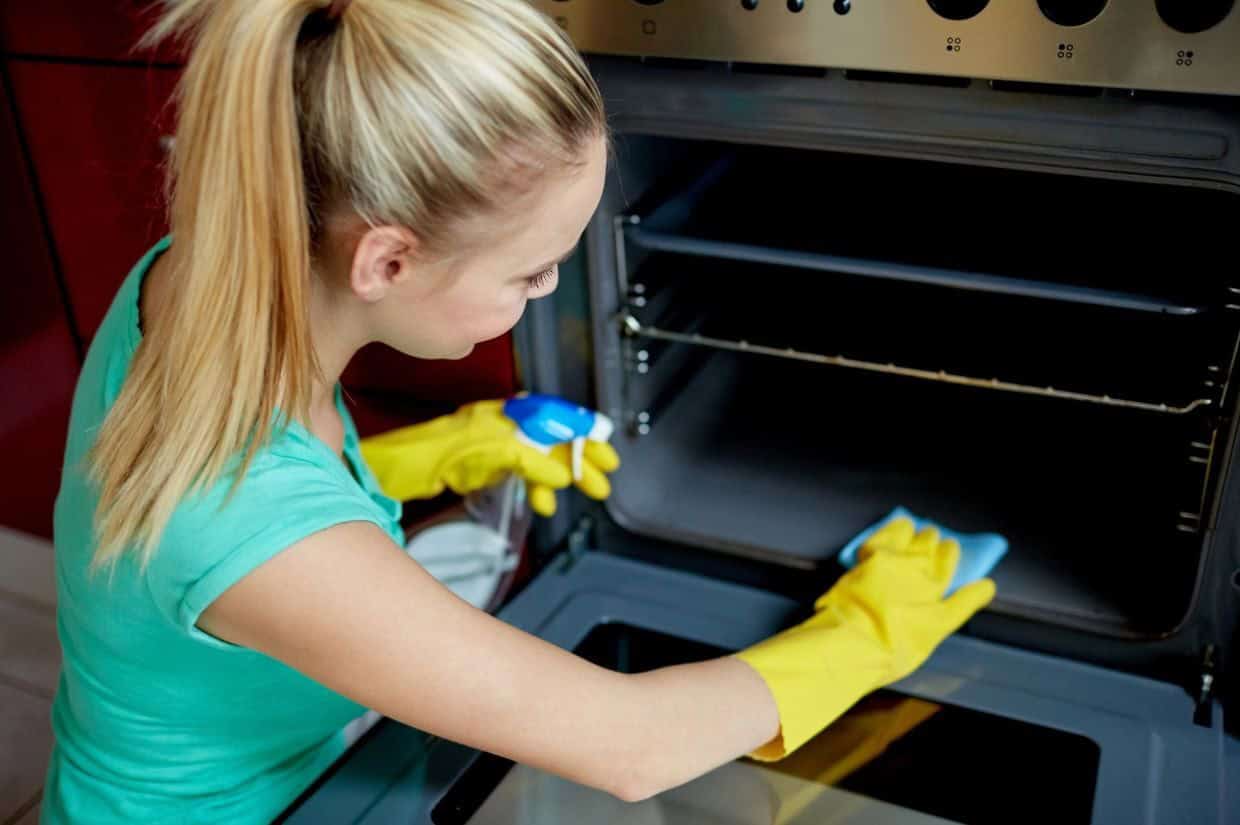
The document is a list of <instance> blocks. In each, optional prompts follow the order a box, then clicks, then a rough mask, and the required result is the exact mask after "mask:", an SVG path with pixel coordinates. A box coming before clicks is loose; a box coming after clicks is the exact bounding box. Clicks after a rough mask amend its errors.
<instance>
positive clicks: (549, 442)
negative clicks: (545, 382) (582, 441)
mask: <svg viewBox="0 0 1240 825" xmlns="http://www.w3.org/2000/svg"><path fill="white" fill-rule="evenodd" d="M504 415H506V416H508V417H509V418H511V419H512V420H513V422H515V423H516V425H517V428H518V429H520V430H521V432H522V433H523V434H524V435H525V437H526V438H528V439H529V440H530V441H532V442H534V443H535V444H537V445H539V446H542V447H553V446H555V445H556V444H565V443H568V442H570V441H575V440H576V439H578V438H590V437H592V436H594V434H595V428H596V426H597V421H598V419H599V417H600V416H599V414H598V413H596V412H595V411H594V410H591V409H587V408H586V407H583V406H581V405H580V404H574V403H572V402H571V401H566V400H564V399H563V398H558V397H556V396H554V395H540V394H530V395H519V396H517V397H515V398H510V399H508V401H506V402H505V403H504ZM608 435H610V433H609V434H608Z"/></svg>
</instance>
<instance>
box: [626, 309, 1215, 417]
mask: <svg viewBox="0 0 1240 825" xmlns="http://www.w3.org/2000/svg"><path fill="white" fill-rule="evenodd" d="M615 321H616V323H617V324H618V325H619V326H620V329H621V331H622V332H623V333H624V334H625V335H626V336H629V337H640V338H648V339H651V340H655V341H666V342H669V343H677V344H687V345H690V346H694V347H701V348H706V349H713V350H722V351H726V352H738V353H747V354H753V355H763V356H768V357H774V358H783V359H788V360H794V361H802V362H806V363H811V364H819V365H823V366H834V367H842V368H845V369H853V370H862V371H866V372H873V373H880V374H884V375H895V376H900V377H904V378H913V379H918V380H922V381H933V382H938V383H943V384H954V385H957V386H965V387H974V388H978V389H987V390H996V391H1000V392H1009V393H1018V394H1022V395H1031V396H1039V397H1042V398H1055V399H1061V400H1065V401H1078V402H1084V403H1089V404H1099V405H1103V406H1108V407H1118V408H1123V409H1130V410H1140V411H1143V412H1151V413H1161V414H1167V415H1186V414H1189V413H1192V412H1195V411H1196V410H1198V409H1201V408H1203V407H1210V406H1212V405H1213V403H1214V401H1213V399H1211V398H1195V399H1193V400H1191V401H1189V402H1188V403H1186V404H1179V405H1177V404H1168V403H1163V402H1156V401H1142V400H1136V399H1128V398H1117V397H1114V396H1111V395H1096V394H1093V393H1085V392H1077V391H1074V390H1065V389H1060V388H1057V387H1050V386H1037V385H1032V384H1020V383H1016V382H1012V381H1005V380H1002V379H1000V378H997V377H996V378H977V377H973V376H967V375H958V374H956V373H950V372H947V371H945V370H927V369H920V368H917V367H909V366H903V365H900V364H895V363H891V362H887V363H881V362H877V361H867V360H863V359H858V358H849V357H847V356H845V355H824V354H821V353H813V352H804V351H801V350H797V349H793V348H790V347H788V348H781V347H773V346H768V345H764V344H755V343H751V342H749V341H746V340H743V339H739V340H734V339H727V338H716V337H712V336H708V335H703V334H701V333H698V332H675V331H672V330H668V329H664V328H661V327H658V326H654V325H647V324H643V323H642V322H641V321H640V320H638V319H637V317H635V316H634V315H633V314H632V313H631V312H629V311H628V310H627V309H625V310H622V311H621V312H620V313H619V314H618V315H617V316H616V318H615Z"/></svg>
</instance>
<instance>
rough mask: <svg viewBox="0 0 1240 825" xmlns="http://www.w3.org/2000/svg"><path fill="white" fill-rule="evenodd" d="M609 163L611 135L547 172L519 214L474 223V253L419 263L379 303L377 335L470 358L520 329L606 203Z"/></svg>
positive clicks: (397, 345)
mask: <svg viewBox="0 0 1240 825" xmlns="http://www.w3.org/2000/svg"><path fill="white" fill-rule="evenodd" d="M606 167H607V143H606V141H605V140H604V139H603V138H601V137H600V138H598V139H597V140H595V141H592V142H591V144H590V145H589V146H588V147H587V148H586V150H585V153H584V157H583V163H581V164H580V165H576V166H573V167H572V168H571V169H569V170H567V171H565V172H562V173H558V174H549V175H547V176H546V177H545V178H544V179H543V180H542V181H541V182H540V183H539V185H538V186H537V187H536V188H535V189H533V190H532V191H530V192H529V193H527V194H525V195H524V196H523V197H522V198H521V202H520V203H519V204H518V205H517V206H516V207H515V208H514V209H512V210H508V211H510V212H511V214H508V215H505V216H502V217H496V218H493V219H486V220H481V219H480V220H477V221H473V222H471V226H470V227H469V229H468V233H467V234H468V235H469V236H470V237H472V238H475V239H477V240H476V241H475V242H474V243H473V244H472V248H471V251H469V252H467V253H465V254H462V255H460V256H458V257H456V258H455V259H453V260H451V261H448V262H446V263H440V264H431V265H422V266H419V265H418V264H417V263H414V264H413V265H412V267H411V270H412V271H411V273H410V274H409V276H408V277H405V278H401V279H397V280H396V281H395V282H393V283H392V284H391V286H390V288H389V290H388V291H387V294H386V295H385V297H384V299H383V300H382V301H379V302H378V303H377V304H376V305H374V306H373V320H374V321H375V324H374V327H373V334H374V337H375V338H377V339H378V340H380V341H382V342H383V343H385V344H387V345H388V346H391V347H393V348H394V349H397V350H399V351H401V352H404V353H405V354H407V355H412V356H415V357H418V358H463V357H465V356H467V355H469V353H470V352H471V351H472V350H473V348H474V345H476V344H478V343H481V342H483V341H489V340H490V339H492V338H497V337H499V336H501V335H503V334H504V333H506V332H508V331H509V330H510V329H512V328H513V327H514V326H515V325H516V323H517V321H518V320H519V319H520V318H521V313H522V312H524V310H525V303H526V301H529V300H531V299H533V298H542V297H545V296H547V295H550V294H551V293H552V292H554V291H555V288H556V285H557V283H558V280H559V271H558V266H559V264H560V263H561V262H563V261H564V260H565V259H566V258H567V257H568V256H569V255H570V254H571V253H572V251H573V249H574V248H575V246H576V245H577V241H578V239H579V238H580V237H581V234H582V233H583V232H584V231H585V228H586V224H587V223H589V221H590V217H591V216H592V215H593V214H594V210H595V209H596V208H597V207H598V203H599V199H600V198H601V197H602V193H603V183H604V178H605V176H606Z"/></svg>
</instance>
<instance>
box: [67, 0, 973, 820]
mask: <svg viewBox="0 0 1240 825" xmlns="http://www.w3.org/2000/svg"><path fill="white" fill-rule="evenodd" d="M172 34H189V35H191V36H192V40H191V43H192V51H191V53H190V60H189V63H188V66H187V69H186V72H185V75H184V79H183V83H182V86H181V89H180V99H179V104H180V122H179V125H178V129H177V136H176V144H175V151H174V155H173V159H172V168H171V180H172V187H171V193H172V195H171V213H170V215H171V225H172V234H171V236H170V238H168V239H165V240H164V241H162V242H160V243H159V244H158V245H157V246H156V247H155V248H153V249H152V250H150V252H148V253H147V255H146V256H145V257H144V258H143V259H142V260H141V261H139V262H138V264H137V265H136V266H135V268H134V269H133V271H132V272H131V273H130V275H129V277H128V278H127V280H126V281H125V283H124V285H123V286H122V287H121V289H120V291H119V293H118V294H117V296H116V299H115V301H114V304H113V306H112V308H111V310H110V312H109V314H108V316H107V318H106V320H105V321H104V323H103V326H102V328H101V329H100V331H99V333H98V335H97V337H96V338H95V340H94V342H93V344H92V346H91V351H90V354H89V357H88V358H87V362H86V365H85V368H84V371H83V373H82V376H81V378H80V380H79V384H78V388H77V393H76V396H75V400H74V408H73V418H72V423H71V426H70V435H69V440H68V446H67V454H66V461H65V469H64V480H63V482H62V489H61V493H60V496H59V498H58V500H57V509H56V545H57V576H58V584H59V596H60V602H59V603H60V613H59V628H60V635H61V642H62V647H63V649H64V671H63V676H62V679H61V684H60V688H59V690H58V693H57V697H56V700H55V704H54V708H53V724H54V729H55V733H56V740H57V741H56V748H55V752H54V754H53V757H52V761H51V765H50V767H49V773H48V781H47V786H46V796H45V803H44V809H43V815H44V821H45V822H50V823H60V822H69V821H82V822H92V823H110V822H125V823H132V822H156V821H175V822H198V821H203V822H263V821H267V820H269V819H270V818H271V817H272V816H274V815H275V814H277V813H278V812H279V811H280V810H282V809H283V808H284V807H285V806H286V805H287V804H288V803H289V802H290V801H291V800H292V799H293V798H295V796H296V795H297V793H298V792H299V791H301V790H302V789H303V788H304V787H305V786H306V785H307V784H308V783H309V782H310V781H311V780H312V779H313V778H314V777H315V776H316V774H318V773H319V772H321V771H322V770H323V769H324V768H325V767H326V766H327V765H328V764H329V763H330V762H331V761H332V760H333V759H335V758H336V757H337V756H338V755H339V754H340V752H341V748H342V747H343V746H342V740H341V737H340V735H339V731H340V728H341V727H342V726H343V725H344V724H346V723H347V722H348V721H349V720H351V719H353V718H355V717H356V716H358V715H359V714H360V713H361V712H362V710H363V709H364V708H373V709H375V710H377V711H379V712H381V713H383V714H385V715H388V716H391V717H393V718H395V719H398V720H400V721H402V722H405V723H408V724H410V725H413V726H416V727H418V728H421V729H424V730H426V731H429V732H431V733H434V734H437V735H439V736H441V737H444V738H447V739H452V740H455V741H458V742H462V743H465V744H467V745H471V746H474V747H478V748H482V749H485V750H488V751H492V752H495V753H499V754H503V755H505V756H508V757H511V758H513V759H516V760H519V761H521V762H524V763H527V764H530V765H533V766H536V767H539V768H543V769H545V770H548V771H551V772H554V773H556V774H559V775H561V776H564V777H566V778H569V779H571V780H575V781H577V782H580V783H583V784H586V785H590V786H593V787H596V788H600V789H603V790H605V791H608V792H610V793H612V794H615V795H617V796H619V797H621V798H623V799H628V800H635V799H641V798H644V797H647V796H649V795H652V794H655V793H657V792H659V791H661V790H664V789H667V788H670V787H672V786H675V785H678V784H680V783H683V782H685V781H687V780H689V779H691V778H693V777H695V776H698V775H700V774H702V773H704V772H706V771H708V770H711V769H713V768H715V767H717V766H719V765H722V764H724V763H726V762H728V761H730V760H732V759H734V758H736V757H737V756H740V755H742V754H746V753H754V754H755V755H757V756H759V757H760V758H776V757H778V756H780V755H782V754H783V753H785V752H787V751H790V750H792V749H794V748H795V747H797V746H798V745H799V744H801V743H802V742H804V741H805V740H806V739H808V738H809V737H810V736H812V735H813V734H814V733H815V732H816V731H817V730H819V729H821V728H822V726H824V725H825V724H827V723H828V722H829V721H831V719H833V718H834V717H835V716H837V715H838V714H839V713H841V712H842V711H843V710H845V709H846V708H847V707H848V706H849V705H850V704H851V703H852V702H853V701H855V700H856V699H858V698H859V697H860V696H861V695H863V694H864V693H865V692H867V691H869V690H873V689H874V688H877V687H879V686H880V685H882V684H886V683H888V682H890V681H892V680H893V679H896V678H899V677H900V676H902V675H903V674H905V673H907V672H908V671H910V670H911V669H912V668H913V667H915V666H916V665H917V664H918V663H919V662H920V661H922V660H923V659H924V658H925V657H926V656H927V655H929V653H930V651H931V650H932V649H933V647H934V646H935V645H936V644H937V643H938V641H940V640H941V639H942V638H943V637H944V636H946V635H947V634H948V633H950V632H952V631H953V630H954V629H955V628H956V627H958V626H959V625H960V624H961V623H962V622H963V621H964V620H965V619H966V618H967V617H968V616H969V615H971V614H972V613H973V612H974V611H975V610H977V609H978V608H980V607H981V606H982V605H983V604H984V603H985V602H986V601H987V600H988V599H989V598H990V594H991V592H993V588H991V587H990V586H989V585H988V583H983V584H981V585H978V586H976V587H973V588H969V589H966V590H963V591H961V592H960V593H959V594H957V595H956V596H954V597H952V598H951V599H947V600H944V599H943V598H942V596H943V593H944V590H945V588H946V586H947V582H948V581H949V580H950V578H951V572H952V569H953V568H954V566H955V558H956V555H955V554H956V552H957V550H956V548H955V547H954V545H952V544H950V543H947V542H941V541H939V540H938V538H937V536H935V535H933V534H932V533H924V534H921V535H919V536H917V537H914V536H913V535H912V530H911V527H910V526H909V525H908V524H907V523H903V524H897V525H895V527H894V528H893V529H891V530H887V531H884V532H883V533H882V534H881V535H880V536H879V537H878V538H876V539H875V540H874V541H872V542H871V543H870V545H869V547H868V548H867V551H866V553H865V554H864V556H865V561H864V562H863V563H862V564H860V565H859V566H858V567H857V568H856V569H855V570H854V571H852V572H851V573H849V574H848V575H846V576H845V577H844V578H843V579H842V580H841V582H840V583H839V584H838V585H837V586H836V587H835V588H833V589H832V591H831V592H830V593H828V594H827V595H826V596H824V597H823V598H822V599H821V600H819V604H818V610H817V612H816V614H815V616H814V617H813V618H812V619H810V620H809V621H808V622H807V623H805V624H803V625H801V626H799V627H797V628H793V629H792V630H790V631H786V632H785V633H784V634H781V635H780V636H776V637H775V638H773V639H772V640H768V641H767V642H765V643H763V644H761V645H758V646H757V647H755V648H753V649H751V650H749V651H742V652H741V653H740V654H738V655H736V656H729V657H724V658H721V659H717V660H714V661H708V662H701V663H696V664H692V665H686V666H681V667H675V668H667V669H664V670H659V671H655V672H652V673H648V674H644V675H639V676H623V675H619V674H615V673H611V672H609V671H606V670H603V669H601V668H598V667H595V666H593V665H591V664H588V663H586V662H585V661H583V660H581V659H578V658H576V657H574V656H572V655H571V654H568V653H566V652H564V651H561V650H559V649H558V648H555V647H553V646H551V645H548V644H545V643H543V642H542V641H540V640H538V639H536V638H533V637H531V636H529V635H526V634H524V633H521V632H519V631H517V630H515V629H513V628H511V627H509V626H507V625H505V624H503V623H501V622H500V621H498V620H496V619H494V618H493V617H491V616H489V615H487V614H485V613H483V612H481V611H478V610H475V609H473V608H472V607H470V606H469V605H467V604H465V603H463V602H462V601H460V600H458V599H457V598H456V597H455V596H453V595H452V594H451V593H450V591H448V590H447V589H446V588H444V587H442V586H441V585H440V584H439V583H438V582H436V581H435V580H434V579H433V578H431V577H430V576H429V575H427V573H426V572H425V571H424V570H422V569H421V568H420V567H419V566H418V564H416V563H415V562H414V561H412V560H411V559H410V558H409V557H408V556H406V555H405V554H404V553H403V552H402V550H401V547H400V544H401V541H402V538H403V537H402V535H401V531H400V527H399V524H398V520H397V519H398V515H399V505H398V504H397V503H396V502H394V501H393V500H391V499H389V498H387V497H386V496H385V495H383V493H382V492H381V491H380V490H379V488H378V486H377V484H376V482H375V479H374V476H373V475H372V474H371V472H370V471H369V470H368V469H367V467H366V466H365V464H364V462H363V461H362V459H361V456H360V452H359V448H358V440H357V434H356V432H355V430H354V428H353V425H352V423H351V421H350V419H349V417H348V414H347V413H346V411H345V409H344V407H343V406H342V404H341V399H340V393H339V389H338V379H339V377H340V374H341V372H342V371H343V370H344V368H345V365H346V364H347V363H348V362H349V360H350V358H351V357H352V356H353V354H354V353H355V352H356V351H357V350H358V349H359V348H361V347H362V346H363V345H365V344H367V343H369V342H372V341H381V342H383V343H385V344H388V345H390V346H392V347H394V348H396V349H398V350H401V351H403V352H405V353H408V354H410V355H414V356H418V357H421V358H459V357H461V356H464V355H465V354H467V353H468V352H469V351H470V349H471V348H472V347H473V346H474V344H476V343H477V342H480V341H484V340H487V339H490V338H493V337H495V336H498V335H500V334H502V333H504V332H505V331H507V330H508V329H510V328H511V327H512V326H513V325H514V324H515V323H516V321H517V319H518V317H519V316H520V315H521V313H522V310H523V308H524V306H525V303H526V301H527V300H529V299H532V298H538V297H542V296H545V295H547V294H548V293H550V292H551V291H552V290H553V289H554V288H555V285H556V278H557V270H556V262H557V261H560V260H561V259H562V258H563V257H564V256H565V255H566V254H567V253H568V252H569V251H570V250H571V249H572V247H573V246H574V244H575V242H576V240H577V238H578V236H579V235H580V234H581V232H582V231H583V228H584V227H585V225H586V223H587V221H588V219H589V217H590V215H591V212H592V211H593V210H594V209H595V207H596V205H597V203H598V200H599V198H600V193H601V190H602V187H603V179H604V169H605V166H606V154H607V140H606V126H605V120H604V113H603V107H602V102H601V99H600V96H599V92H598V90H597V89H596V87H595V85H594V84H593V82H592V80H591V78H590V76H589V74H588V72H587V71H586V69H585V67H584V65H583V64H582V62H581V61H580V59H579V57H578V56H577V55H576V53H575V52H574V51H573V49H572V48H571V46H570V44H569V43H568V42H567V41H566V39H565V38H564V37H563V36H562V35H561V33H560V32H559V31H558V30H557V29H556V28H555V27H554V26H553V25H551V24H550V23H549V22H548V21H547V20H545V19H544V18H543V17H541V16H539V15H538V14H537V13H535V12H534V11H532V10H531V9H530V8H529V7H528V6H527V5H526V4H525V3H523V2H521V0H354V2H352V3H351V4H350V3H348V2H347V0H335V2H332V3H330V4H324V3H323V2H322V0H183V1H182V2H178V3H177V4H175V5H173V6H172V7H171V11H170V12H169V13H168V15H167V17H166V18H165V19H164V20H163V21H162V23H161V24H160V25H159V26H158V28H157V29H156V31H155V33H154V36H155V37H164V36H168V35H172ZM493 410H494V407H493V405H492V406H490V407H488V406H487V405H478V406H474V407H467V408H466V409H464V410H462V411H461V412H460V413H458V414H456V415H455V416H451V417H449V418H446V419H444V420H442V421H439V422H434V423H433V424H432V425H429V427H428V429H426V430H424V431H420V432H422V433H423V435H424V436H425V437H424V438H421V439H417V438H415V439H413V440H412V446H411V448H410V457H411V458H410V464H411V466H410V467H409V468H406V469H407V472H406V473H405V475H406V476H408V475H409V474H410V473H412V474H413V475H415V476H417V477H418V478H420V479H421V481H422V483H421V485H420V486H418V485H415V487H417V488H418V489H421V490H422V491H424V492H425V493H426V494H428V495H430V494H434V492H436V491H438V490H439V489H442V488H443V486H444V485H451V486H453V487H455V488H456V489H458V491H461V492H464V491H467V490H468V489H469V488H470V487H471V486H476V485H478V484H481V483H484V482H485V481H487V480H490V478H493V477H494V474H495V473H496V472H502V471H505V470H515V471H517V472H521V473H523V474H525V475H527V476H529V477H530V478H531V480H532V481H534V482H535V483H536V484H538V485H543V486H544V487H562V486H567V484H568V483H569V474H568V471H567V469H566V468H565V467H564V466H563V465H562V464H557V463H556V461H557V459H548V458H546V457H542V456H540V455H538V454H531V453H532V451H528V450H525V449H524V448H521V447H520V446H519V445H516V442H515V440H514V439H513V438H512V435H511V430H510V429H509V430H504V429H503V425H502V424H501V423H499V422H498V420H497V417H496V416H495V415H494V412H493ZM593 455H594V457H595V460H596V461H597V463H598V465H599V466H598V467H596V470H599V471H600V472H605V471H609V470H612V469H615V467H614V465H615V461H614V454H610V453H609V452H608V451H607V450H606V449H602V448H596V449H595V450H594V451H593ZM591 492H593V493H594V494H596V495H605V494H606V485H605V484H604V483H600V479H599V477H598V475H597V474H595V476H594V484H593V486H592V489H591ZM546 495H547V493H546V490H545V489H544V490H543V491H542V493H540V496H539V498H540V500H541V501H542V502H543V509H546V504H547V502H546Z"/></svg>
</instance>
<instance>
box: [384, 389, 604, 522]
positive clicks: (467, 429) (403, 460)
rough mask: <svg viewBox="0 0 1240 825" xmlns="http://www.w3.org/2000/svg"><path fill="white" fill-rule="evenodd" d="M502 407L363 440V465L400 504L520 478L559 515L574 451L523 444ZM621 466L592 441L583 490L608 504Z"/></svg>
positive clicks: (469, 408)
mask: <svg viewBox="0 0 1240 825" xmlns="http://www.w3.org/2000/svg"><path fill="white" fill-rule="evenodd" d="M516 432H517V425H516V424H514V423H513V422H512V420H511V419H510V418H508V417H507V416H506V415H504V402H503V401H478V402H476V403H473V404H467V405H465V406H464V407H461V408H460V409H459V410H457V411H456V412H455V413H452V414H451V415H445V416H442V417H441V418H436V419H433V420H431V421H427V422H425V423H423V424H414V425H412V426H409V427H402V428H400V429H397V430H391V431H389V432H386V433H382V434H380V435H376V436H371V437H369V438H364V439H362V442H361V450H362V458H363V459H365V461H366V464H367V466H369V467H370V469H371V472H373V473H374V474H375V478H376V479H377V480H378V482H379V486H380V488H381V489H382V490H383V492H384V494H385V495H388V496H391V497H392V498H395V499H398V500H400V501H407V500H409V499H414V498H432V497H434V496H437V495H439V494H440V493H442V492H443V491H444V488H445V487H447V488H450V489H451V490H453V491H454V492H456V493H459V494H461V495H465V494H467V493H472V492H474V491H475V490H481V489H483V488H484V487H489V486H491V485H492V484H495V483H497V482H498V481H499V480H500V479H502V478H503V477H504V476H505V475H506V474H508V473H516V474H517V475H519V476H521V477H522V478H524V479H525V480H526V482H527V483H528V484H529V485H530V492H529V501H530V507H531V509H533V510H534V512H536V513H538V514H539V515H542V516H550V515H552V514H553V513H555V491H556V490H560V489H563V488H565V487H568V486H569V485H570V484H572V483H574V482H573V475H572V469H571V467H572V450H571V445H568V444H560V445H557V446H555V447H553V448H552V450H551V452H550V453H544V452H541V451H539V450H537V449H535V448H533V447H531V446H529V445H528V444H526V443H524V442H522V441H520V440H519V439H518V438H517V435H516ZM619 466H620V458H619V456H617V455H616V451H615V450H614V449H612V447H611V445H610V444H607V443H606V442H603V441H587V442H586V445H585V450H584V458H583V461H582V468H581V478H580V479H578V480H577V481H576V485H577V488H578V489H580V490H581V492H583V493H585V494H586V495H587V496H590V497H591V498H595V499H604V498H606V497H607V496H608V495H610V494H611V484H610V483H609V482H608V480H607V476H606V474H607V473H610V472H614V471H615V470H616V468H617V467H619Z"/></svg>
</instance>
